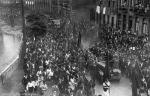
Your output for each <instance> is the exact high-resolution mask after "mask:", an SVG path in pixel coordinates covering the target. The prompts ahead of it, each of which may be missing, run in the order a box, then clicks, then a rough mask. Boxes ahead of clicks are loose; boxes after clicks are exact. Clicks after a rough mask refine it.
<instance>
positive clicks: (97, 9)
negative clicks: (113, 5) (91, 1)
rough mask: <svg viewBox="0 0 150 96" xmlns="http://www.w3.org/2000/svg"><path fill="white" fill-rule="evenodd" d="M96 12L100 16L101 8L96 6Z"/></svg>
mask: <svg viewBox="0 0 150 96" xmlns="http://www.w3.org/2000/svg"><path fill="white" fill-rule="evenodd" d="M96 12H97V13H98V14H100V6H96Z"/></svg>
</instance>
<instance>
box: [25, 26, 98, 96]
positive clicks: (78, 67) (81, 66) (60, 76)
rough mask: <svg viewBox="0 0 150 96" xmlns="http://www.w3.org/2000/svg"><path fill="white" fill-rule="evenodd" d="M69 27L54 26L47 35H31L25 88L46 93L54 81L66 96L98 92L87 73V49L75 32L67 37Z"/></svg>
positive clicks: (28, 45) (26, 56)
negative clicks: (75, 35)
mask: <svg viewBox="0 0 150 96" xmlns="http://www.w3.org/2000/svg"><path fill="white" fill-rule="evenodd" d="M68 28H70V27H68ZM67 30H68V29H67ZM65 31H66V28H62V29H59V30H56V29H55V28H54V29H53V28H52V30H51V32H49V33H47V34H46V35H45V36H44V37H38V39H35V38H30V37H28V39H27V42H26V54H25V65H24V72H25V76H24V79H23V85H24V88H25V92H41V94H44V93H43V92H44V91H45V90H47V89H48V87H51V86H49V84H48V83H50V82H52V83H53V84H54V85H55V88H58V89H59V92H57V93H61V94H65V96H66V95H67V96H70V95H71V94H74V95H73V96H80V95H79V94H81V95H82V96H83V94H84V96H94V86H95V83H94V82H93V81H92V80H91V81H88V80H87V78H86V76H85V74H86V71H87V70H86V66H87V63H86V59H85V52H84V51H83V50H82V49H81V48H80V47H79V44H78V43H79V42H78V40H76V41H74V38H73V36H69V38H67V34H66V32H65ZM69 31H70V30H69ZM72 35H73V34H72ZM68 40H69V41H68ZM37 90H40V91H37ZM57 91H58V90H57ZM82 91H83V92H82ZM54 93H55V92H54ZM54 96H55V95H54Z"/></svg>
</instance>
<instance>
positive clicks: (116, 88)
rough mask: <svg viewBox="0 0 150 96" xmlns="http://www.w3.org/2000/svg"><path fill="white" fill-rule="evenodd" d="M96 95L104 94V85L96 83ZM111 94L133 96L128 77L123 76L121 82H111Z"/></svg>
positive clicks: (113, 95) (112, 95) (111, 95)
mask: <svg viewBox="0 0 150 96" xmlns="http://www.w3.org/2000/svg"><path fill="white" fill-rule="evenodd" d="M95 92H96V95H99V94H102V96H103V89H102V85H100V84H98V83H96V87H95ZM110 96H132V89H131V83H130V81H129V79H128V78H126V77H122V78H121V80H120V82H111V87H110Z"/></svg>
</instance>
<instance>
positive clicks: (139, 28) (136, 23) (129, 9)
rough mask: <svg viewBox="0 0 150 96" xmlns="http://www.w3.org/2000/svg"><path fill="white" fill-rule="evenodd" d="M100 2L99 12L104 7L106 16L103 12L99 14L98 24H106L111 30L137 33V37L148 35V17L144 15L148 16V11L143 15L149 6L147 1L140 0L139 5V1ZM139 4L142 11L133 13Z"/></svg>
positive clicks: (111, 0) (149, 22)
mask: <svg viewBox="0 0 150 96" xmlns="http://www.w3.org/2000/svg"><path fill="white" fill-rule="evenodd" d="M101 1H102V3H101V5H100V7H101V11H103V8H104V7H106V14H103V12H101V14H100V15H99V17H100V18H101V19H100V20H101V21H100V22H99V24H108V25H109V26H111V27H113V28H117V29H118V28H120V29H121V30H122V31H123V30H124V31H132V32H135V33H137V34H138V35H143V34H150V33H149V31H150V27H149V26H150V25H149V24H150V18H149V15H145V14H149V13H150V11H147V12H146V13H144V12H145V8H146V7H147V5H148V4H149V5H150V1H149V0H140V1H141V2H140V3H139V0H101ZM139 4H141V6H143V10H141V12H142V13H141V12H138V11H140V10H139V9H138V10H137V11H135V8H139ZM97 5H98V4H97ZM135 5H136V6H135ZM137 6H138V7H137ZM149 9H150V8H149ZM148 12H149V13H148ZM102 15H105V17H103V16H102ZM107 17H108V18H109V19H108V18H107ZM108 22H109V23H108Z"/></svg>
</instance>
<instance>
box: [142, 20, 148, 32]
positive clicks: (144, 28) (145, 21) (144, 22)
mask: <svg viewBox="0 0 150 96" xmlns="http://www.w3.org/2000/svg"><path fill="white" fill-rule="evenodd" d="M147 27H148V24H147V20H146V19H144V20H143V33H144V34H148V28H147Z"/></svg>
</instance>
